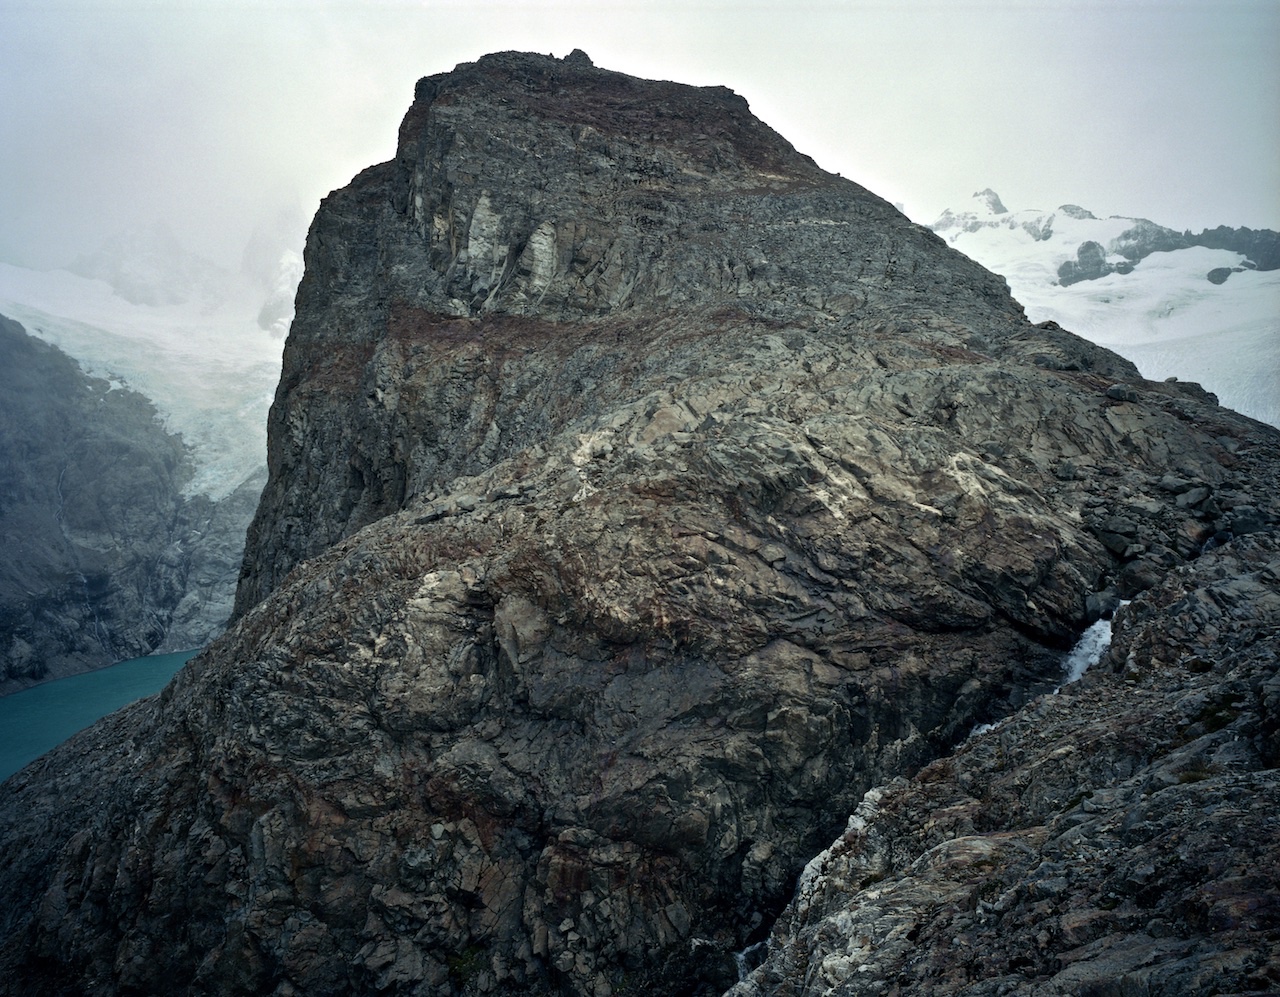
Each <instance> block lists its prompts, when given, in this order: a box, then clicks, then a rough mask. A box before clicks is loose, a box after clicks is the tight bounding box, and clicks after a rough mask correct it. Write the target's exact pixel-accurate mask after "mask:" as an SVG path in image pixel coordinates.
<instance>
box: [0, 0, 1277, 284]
mask: <svg viewBox="0 0 1280 997" xmlns="http://www.w3.org/2000/svg"><path fill="white" fill-rule="evenodd" d="M573 48H581V49H583V50H585V51H586V52H587V53H588V54H589V55H590V56H591V58H592V59H593V60H594V62H595V63H596V65H597V66H601V67H604V68H608V69H616V70H620V71H623V72H627V73H632V74H634V75H639V76H647V77H657V78H665V79H674V80H679V81H681V82H687V83H693V84H699V85H713V84H714V85H726V86H729V87H731V88H732V89H734V90H736V91H737V92H738V93H740V94H742V95H743V96H744V97H746V99H747V100H748V101H749V102H750V104H751V107H752V109H753V110H754V111H755V113H756V114H757V115H759V116H760V117H761V118H763V119H764V120H765V121H766V122H768V123H769V124H770V125H772V126H773V127H774V128H776V129H777V130H778V131H780V132H781V133H782V134H783V135H785V136H786V137H787V138H788V139H790V140H791V141H792V142H793V143H794V144H795V146H796V147H797V148H798V149H800V151H802V152H805V153H808V154H809V155H811V156H813V157H814V158H815V159H816V160H817V161H818V163H819V165H820V166H822V167H824V168H825V169H828V170H831V171H833V172H839V173H842V174H843V175H844V176H846V177H849V178H852V179H854V180H856V181H858V182H859V183H861V184H863V185H864V186H866V187H869V188H870V189H871V190H873V191H875V192H876V193H878V194H880V195H881V196H883V197H885V198H887V199H889V200H890V201H895V202H900V203H902V204H903V206H904V207H905V209H906V211H907V213H908V214H909V215H911V217H913V218H915V219H916V220H917V221H922V222H929V221H932V220H933V219H934V218H936V217H937V215H938V214H939V213H940V212H941V211H942V210H943V209H944V208H947V207H957V208H959V207H964V206H965V205H966V202H967V201H968V200H969V197H970V195H971V194H973V193H974V192H975V191H976V190H978V189H980V188H983V187H988V186H989V187H992V188H994V189H995V190H996V191H997V192H998V193H999V194H1000V195H1001V197H1002V198H1003V199H1004V202H1005V204H1006V205H1008V206H1009V207H1010V208H1011V209H1018V208H1031V207H1034V208H1045V209H1052V208H1055V207H1057V206H1058V205H1059V204H1062V203H1067V202H1070V203H1076V204H1080V205H1083V206H1084V207H1086V208H1089V209H1090V210H1092V211H1093V212H1094V213H1095V214H1098V215H1106V214H1124V215H1137V216H1143V217H1148V218H1151V219H1152V220H1154V221H1157V222H1160V223H1161V224H1165V225H1169V226H1172V227H1175V228H1179V229H1181V228H1193V229H1197V230H1198V229H1200V228H1203V227H1206V226H1213V225H1218V224H1227V225H1248V226H1251V227H1254V228H1258V227H1266V228H1274V229H1280V0H1236V2H1233V0H1204V2H1202V0H1195V2H1174V0H1105V2H1104V0H892V2H890V0H882V2H871V0H845V2H836V0H829V2H812V3H804V2H780V0H779V2H755V3H751V2H745V3H741V2H740V3H733V2H714V0H680V2H678V3H668V2H640V0H633V2H629V3H627V2H619V0H591V2H574V3H552V2H544V0H522V2H506V3H493V2H474V0H465V2H464V0H364V2H357V0H328V2H326V0H279V2H268V0H222V2H215V0H0V260H3V261H7V262H12V263H18V264H22V265H27V266H36V267H54V266H59V265H61V264H64V263H67V262H69V261H71V260H72V259H73V258H74V257H75V256H76V255H77V254H79V253H81V252H86V251H91V250H93V249H96V248H97V247H98V246H99V245H100V244H101V243H102V242H103V241H104V240H105V239H106V238H107V237H109V236H111V235H112V234H114V233H116V232H118V231H120V230H123V229H127V228H129V227H135V226H142V225H151V224H153V223H154V222H156V221H159V220H162V221H165V222H167V223H168V225H169V226H170V227H171V228H172V230H173V231H174V232H175V233H176V234H177V236H178V238H179V239H180V240H181V241H182V242H183V243H184V244H185V245H187V246H188V248H191V249H194V250H197V251H201V252H203V253H205V255H208V256H210V257H211V258H213V259H215V260H217V261H218V262H221V263H223V264H225V265H235V264H237V263H238V261H239V257H240V253H241V250H242V248H243V246H244V245H245V243H246V241H247V240H248V238H249V237H250V235H251V233H252V231H253V230H254V228H255V226H256V225H259V224H269V223H270V222H271V220H272V219H273V218H275V217H276V216H277V215H278V214H279V213H280V212H281V211H282V210H286V211H287V210H288V209H290V208H293V207H295V206H296V207H297V208H298V209H300V210H301V211H302V212H303V213H304V214H305V215H307V216H308V217H309V216H310V214H311V213H312V212H313V211H314V210H315V206H316V204H317V203H318V201H319V199H320V198H321V197H322V196H323V195H324V194H325V193H327V192H328V191H329V190H332V189H334V188H336V187H340V186H342V185H344V184H345V183H346V182H347V181H348V180H349V179H350V178H351V177H352V176H353V175H354V174H355V173H356V172H358V171H359V170H360V169H362V168H363V167H365V166H368V165H371V164H373V163H375V162H380V161H383V160H386V159H388V158H390V157H391V156H392V154H393V152H394V145H395V136H396V129H397V126H398V124H399V121H400V118H401V116H402V115H403V114H404V112H405V110H406V109H407V108H408V105H409V102H410V100H411V99H412V95H413V85H414V82H415V81H416V80H417V79H418V78H419V77H421V76H425V75H429V74H433V73H438V72H442V71H446V70H449V69H451V68H453V66H454V65H456V64H457V63H459V62H468V61H472V60H474V59H476V58H478V57H479V56H481V55H483V54H484V53H486V52H492V51H499V50H504V49H521V50H527V51H537V52H544V53H552V54H555V55H557V56H563V55H566V54H567V53H568V52H569V51H570V50H572V49H573Z"/></svg>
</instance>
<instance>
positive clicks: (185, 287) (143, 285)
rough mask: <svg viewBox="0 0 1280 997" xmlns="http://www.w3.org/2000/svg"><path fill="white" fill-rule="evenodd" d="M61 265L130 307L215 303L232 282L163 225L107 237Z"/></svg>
mask: <svg viewBox="0 0 1280 997" xmlns="http://www.w3.org/2000/svg"><path fill="white" fill-rule="evenodd" d="M65 269H66V270H68V271H70V272H71V273H73V274H76V275H78V276H81V277H89V278H92V279H95V280H101V281H105V282H106V283H107V284H109V285H110V286H111V288H112V290H114V291H115V293H116V294H118V295H119V296H120V297H122V298H124V300H125V301H128V302H129V303H130V304H134V305H152V306H160V305H185V304H197V305H203V306H205V307H210V308H212V307H216V306H217V305H218V304H220V303H221V302H222V301H223V300H224V299H225V297H226V295H227V293H228V288H229V285H230V283H231V280H232V275H231V274H230V273H229V272H228V271H226V270H224V269H223V268H222V267H219V266H218V265H217V264H216V263H213V262H211V261H210V260H207V259H205V258H204V257H203V256H199V255H197V254H196V253H192V252H189V251H187V250H186V249H184V248H183V247H182V246H181V244H179V242H178V240H177V239H176V238H175V237H174V235H173V233H172V232H171V231H170V230H169V228H168V226H166V225H164V224H163V223H157V224H155V225H153V226H151V227H150V228H140V229H132V230H130V231H127V232H122V233H120V234H118V235H116V236H113V237H112V238H110V239H108V240H107V241H106V242H105V243H103V244H102V246H101V247H100V248H99V249H98V250H97V251H96V252H93V253H86V254H81V255H80V256H78V257H77V258H76V259H75V261H74V262H72V263H71V264H70V265H68V266H67V267H66V268H65Z"/></svg>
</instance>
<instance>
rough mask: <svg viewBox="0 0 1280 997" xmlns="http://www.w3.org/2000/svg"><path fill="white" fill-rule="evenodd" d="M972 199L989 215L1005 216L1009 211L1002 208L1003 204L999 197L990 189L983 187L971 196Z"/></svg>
mask: <svg viewBox="0 0 1280 997" xmlns="http://www.w3.org/2000/svg"><path fill="white" fill-rule="evenodd" d="M973 199H974V200H975V201H977V202H978V204H979V205H981V207H982V209H983V210H984V211H985V212H986V213H987V214H990V215H1007V214H1008V213H1009V209H1008V208H1006V207H1005V206H1004V202H1003V201H1001V200H1000V195H999V194H997V193H996V192H995V191H994V190H992V189H991V188H990V187H984V188H983V189H982V190H980V191H978V192H977V193H976V194H974V195H973Z"/></svg>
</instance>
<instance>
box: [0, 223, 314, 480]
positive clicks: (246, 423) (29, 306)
mask: <svg viewBox="0 0 1280 997" xmlns="http://www.w3.org/2000/svg"><path fill="white" fill-rule="evenodd" d="M73 266H74V268H75V270H76V271H78V272H72V271H71V270H70V269H67V270H28V269H25V268H23V267H16V266H12V265H9V264H6V263H0V314H4V315H7V316H9V317H10V318H13V319H15V320H17V321H18V322H21V323H22V324H23V325H24V326H25V327H26V329H27V331H28V332H30V333H31V334H32V335H34V336H36V337H38V338H40V339H43V340H45V341H46V342H48V343H51V344H53V345H55V346H57V347H59V348H60V349H62V350H63V351H64V352H65V353H67V354H69V355H70V356H72V357H74V358H75V359H76V360H77V361H79V362H80V365H81V366H82V367H83V368H84V369H85V371H86V372H87V373H90V374H92V375H95V376H99V377H105V378H108V379H112V380H115V381H117V382H120V383H123V384H127V385H128V386H129V387H131V388H133V389H134V390H135V391H139V392H141V393H142V394H144V395H146V396H147V397H148V398H150V399H151V400H152V401H153V402H154V403H155V405H156V408H157V409H158V410H159V412H160V414H161V416H162V417H163V419H164V422H165V426H166V428H168V429H169V430H170V431H172V432H177V433H181V434H182V436H183V438H184V440H185V441H186V443H187V444H188V446H190V447H191V448H192V449H193V456H194V458H195V461H196V465H197V474H196V477H195V479H194V480H193V481H192V483H191V484H190V486H189V489H190V490H191V491H192V493H195V494H205V495H208V496H209V497H210V498H212V499H214V500H217V499H221V498H222V497H224V496H226V495H228V494H230V493H231V492H232V491H234V490H235V489H236V488H237V487H239V486H240V485H241V484H242V483H243V482H244V481H246V480H247V479H248V478H250V477H251V476H253V475H254V474H255V473H257V472H259V470H260V469H261V468H262V467H263V466H264V465H265V463H266V421H267V410H268V408H269V407H270V405H271V399H272V396H273V394H274V392H275V386H276V381H277V380H278V379H279V376H280V354H281V351H282V349H283V345H284V333H285V332H286V331H287V329H288V325H289V322H290V321H291V319H292V316H293V293H294V291H295V290H296V288H297V283H298V280H299V278H300V277H301V269H302V268H301V262H300V256H299V254H298V253H297V252H296V251H293V250H290V249H283V250H281V251H280V252H279V253H278V254H277V264H276V267H275V271H274V272H273V273H257V274H246V273H239V274H236V273H231V272H230V271H226V270H222V269H220V268H218V267H216V266H215V265H214V264H212V263H210V262H208V261H205V260H201V258H200V257H198V256H195V255H194V254H190V253H184V252H183V251H181V249H180V247H177V246H176V244H174V243H172V237H171V236H169V235H168V234H167V232H165V231H164V230H163V229H160V228H157V229H151V230H145V231H143V232H141V233H132V234H129V235H127V236H123V237H120V238H117V239H114V240H112V241H111V242H109V243H108V244H107V245H106V246H104V247H103V248H102V249H101V250H99V251H98V252H97V253H94V254H91V255H88V256H82V257H80V258H79V260H77V262H76V263H75V264H73Z"/></svg>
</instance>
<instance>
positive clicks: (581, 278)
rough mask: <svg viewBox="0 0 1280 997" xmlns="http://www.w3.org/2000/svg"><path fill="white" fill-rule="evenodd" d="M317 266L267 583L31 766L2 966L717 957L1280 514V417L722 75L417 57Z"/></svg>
mask: <svg viewBox="0 0 1280 997" xmlns="http://www.w3.org/2000/svg"><path fill="white" fill-rule="evenodd" d="M306 263H307V267H306V275H305V277H304V280H303V284H302V287H301V288H300V291H299V295H298V308H297V318H296V320H295V323H294V326H293V329H292V331H291V333H290V339H289V342H288V345H287V347H286V351H285V358H284V371H283V377H282V380H281V384H280V388H279V391H278V393H277V397H276V403H275V405H274V407H273V409H272V415H271V424H270V433H271V437H270V439H271V442H270V455H269V457H270V480H269V482H268V484H267V487H266V489H265V491H264V494H263V498H262V501H261V504H260V506H259V510H258V515H257V517H256V519H255V522H254V526H253V529H252V531H251V536H250V541H249V544H248V548H247V552H246V558H245V567H244V572H243V575H242V582H241V588H240V593H239V596H238V603H237V612H238V619H237V621H236V623H235V625H234V626H233V627H232V628H231V629H230V630H229V631H228V633H227V634H226V635H225V636H224V637H223V638H221V639H220V640H219V641H217V642H216V643H215V644H214V645H213V646H212V647H210V648H209V649H208V650H207V651H205V652H204V653H203V654H202V655H200V656H199V657H198V658H197V659H195V660H194V661H193V662H192V664H191V665H189V666H188V667H187V668H186V669H185V670H184V671H183V672H182V673H181V674H180V675H179V677H178V678H177V679H176V680H175V682H174V683H173V684H172V685H171V686H170V687H169V688H168V689H167V690H166V691H165V692H164V693H163V694H162V695H161V696H160V697H159V698H157V699H155V700H152V701H149V702H146V703H142V704H138V705H136V706H134V707H131V708H130V709H128V710H126V711H123V712H121V713H119V714H115V715H114V716H112V717H110V718H108V719H107V720H105V721H103V722H102V723H101V724H99V725H98V726H97V727H95V728H91V729H90V730H88V731H86V732H84V733H82V734H81V735H78V736H77V737H76V738H73V739H72V740H71V741H70V742H68V743H67V744H65V745H64V746H62V747H61V748H60V749H58V750H57V751H55V752H53V753H52V754H50V755H49V756H46V757H45V758H44V759H42V760H40V761H39V762H37V763H35V764H34V765H32V766H31V767H29V768H28V769H26V770H24V771H23V772H21V773H19V774H18V775H16V776H15V777H13V778H12V779H10V780H9V781H8V782H7V783H5V784H4V785H3V787H0V840H3V842H4V843H5V850H6V858H7V859H8V864H7V866H6V872H5V873H4V874H3V875H0V981H8V982H0V992H6V988H7V992H11V993H22V992H33V993H40V992H57V991H59V990H60V989H72V990H74V989H77V988H79V989H86V990H90V991H91V992H94V993H103V994H107V993H132V992H157V991H160V990H163V991H165V992H171V993H186V994H212V993H219V994H229V993H230V994H279V995H282V997H283V995H285V994H323V993H375V992H378V993H399V994H410V993H432V994H481V993H494V994H535V995H537V994H553V993H554V994H592V995H600V997H603V995H607V994H693V993H713V992H716V991H719V990H723V989H725V988H727V987H728V986H730V985H732V984H733V982H734V980H735V978H736V969H735V965H734V960H733V958H732V953H733V952H734V951H735V950H737V949H740V948H741V947H743V946H744V945H745V944H747V943H749V942H752V941H755V940H757V939H759V938H761V937H763V936H764V935H765V933H766V932H767V931H768V929H769V926H770V923H771V922H772V919H773V918H774V916H775V915H776V914H777V912H778V911H779V910H781V909H782V907H783V906H784V904H785V903H786V902H787V900H788V899H789V897H790V896H791V893H792V888H793V885H794V883H795V879H796V876H797V875H798V873H799V872H800V870H801V869H802V867H803V866H804V864H805V863H806V862H807V861H808V860H809V859H810V858H811V857H812V856H813V855H814V854H815V853H816V852H817V851H818V850H819V849H821V848H823V847H824V846H825V845H827V844H828V843H829V842H830V841H831V839H832V838H833V837H834V836H835V835H836V834H838V833H839V831H840V829H841V828H842V827H844V826H845V823H846V820H847V816H848V814H849V813H851V812H852V811H853V810H854V808H855V807H856V806H857V805H858V803H859V801H861V800H862V799H863V797H864V795H865V794H866V793H867V792H868V791H870V790H871V789H872V788H873V787H875V786H877V785H881V784H884V783H886V782H889V781H891V780H892V779H894V778H895V777H897V776H900V775H909V774H911V773H914V772H916V771H917V770H919V769H920V768H921V767H922V766H926V765H928V764H929V763H931V762H933V761H934V760H935V759H937V758H938V757H939V756H940V755H943V754H945V753H946V752H947V751H948V750H950V749H951V748H952V747H953V746H954V745H955V744H957V743H958V742H960V741H961V740H962V739H963V738H964V736H965V734H966V733H967V732H968V731H969V730H970V729H971V728H972V726H973V725H974V724H975V723H978V722H981V721H991V720H995V719H998V718H999V717H1001V716H1003V715H1005V714H1007V713H1009V712H1011V711H1013V710H1015V709H1016V708H1017V707H1018V706H1020V705H1021V704H1023V703H1025V702H1026V701H1027V700H1028V699H1029V698H1031V697H1033V696H1034V695H1035V693H1036V692H1037V690H1042V689H1044V688H1048V687H1051V686H1052V684H1054V683H1055V682H1056V680H1057V678H1058V674H1059V671H1060V667H1061V652H1062V649H1064V648H1065V647H1066V646H1068V645H1069V644H1070V643H1071V641H1072V640H1073V639H1074V637H1075V635H1076V634H1078V633H1079V631H1080V630H1081V629H1083V627H1084V626H1085V625H1086V624H1087V623H1088V622H1089V621H1090V620H1091V619H1093V618H1094V617H1096V615H1097V614H1098V612H1099V611H1100V610H1101V608H1102V607H1104V606H1106V605H1108V604H1109V603H1111V602H1113V601H1114V598H1115V596H1116V595H1117V594H1119V593H1121V592H1123V593H1125V594H1134V593H1137V592H1140V591H1142V590H1144V589H1147V588H1150V587H1152V586H1153V585H1159V584H1161V583H1162V581H1163V580H1164V579H1165V578H1166V577H1168V576H1169V574H1170V572H1172V571H1174V570H1176V569H1177V568H1178V567H1179V566H1180V565H1185V564H1187V563H1188V562H1189V561H1190V560H1192V559H1194V558H1195V557H1196V555H1197V554H1198V553H1199V551H1200V549H1201V547H1202V546H1203V545H1204V544H1205V543H1206V542H1209V541H1211V540H1213V542H1215V543H1220V542H1221V540H1227V543H1226V546H1225V547H1224V548H1223V549H1227V550H1229V549H1231V547H1232V546H1233V545H1234V544H1236V543H1240V542H1241V541H1238V540H1233V539H1229V536H1228V535H1229V534H1230V536H1234V535H1235V533H1237V532H1244V531H1245V530H1246V529H1252V530H1254V531H1255V532H1258V531H1265V530H1268V529H1270V528H1272V527H1273V526H1274V524H1275V522H1276V520H1277V508H1276V501H1277V499H1276V496H1277V495H1280V488H1277V485H1278V484H1280V482H1278V481H1277V475H1278V473H1280V454H1278V448H1280V434H1277V433H1276V432H1275V431H1274V430H1271V429H1269V428H1267V427H1265V426H1262V425H1260V424H1258V423H1255V422H1252V421H1250V420H1248V419H1244V418H1242V417H1240V416H1237V415H1235V414H1233V413H1231V412H1228V411H1225V410H1222V409H1220V408H1219V407H1217V406H1216V405H1215V404H1214V402H1213V400H1212V398H1211V397H1210V396H1207V395H1206V394H1205V393H1204V392H1203V391H1200V390H1199V389H1198V388H1196V386H1194V385H1187V384H1179V383H1167V384H1166V383H1159V384H1156V383H1150V382H1145V381H1142V380H1141V379H1140V378H1139V377H1138V375H1137V372H1136V370H1134V369H1133V367H1132V366H1131V365H1129V364H1128V363H1126V362H1125V361H1123V360H1121V359H1119V358H1118V357H1116V356H1114V355H1113V354H1111V353H1109V352H1107V351H1105V350H1102V349H1099V348H1097V347H1094V346H1091V345H1089V344H1088V343H1085V342H1083V341H1081V340H1079V339H1077V338H1076V337H1074V336H1072V335H1070V334H1069V333H1067V332H1065V331H1063V330H1061V329H1059V328H1057V327H1054V326H1052V325H1045V326H1032V325H1030V324H1029V323H1028V322H1027V321H1026V319H1025V317H1024V316H1023V314H1022V310H1021V308H1020V307H1019V306H1018V305H1017V303H1016V302H1015V301H1013V300H1012V299H1011V298H1010V297H1009V295H1008V291H1007V288H1006V287H1005V285H1004V283H1003V281H1001V280H1000V279H999V278H998V277H995V276H994V275H992V274H990V273H988V272H987V271H985V270H983V269H981V268H980V267H978V266H977V265H976V264H974V263H972V262H971V261H969V260H967V259H966V258H964V257H962V256H960V255H959V254H957V253H954V252H952V251H950V250H948V249H947V248H946V246H945V245H944V244H943V243H942V241H941V240H940V239H939V238H937V237H936V236H934V235H933V234H932V233H930V232H928V231H927V230H925V229H922V228H920V227H918V226H915V225H913V224H911V223H910V222H909V221H907V220H906V219H905V218H903V217H902V216H901V215H900V214H898V213H897V212H895V211H894V210H893V209H892V208H891V207H890V206H889V205H887V204H885V202H883V201H881V200H880V199H878V198H876V197H874V196H873V195H871V194H869V193H868V192H866V191H865V190H863V189H862V188H860V187H858V186H856V185H855V184H852V183H849V182H848V181H844V180H840V179H839V178H836V177H833V176H830V175H828V174H825V173H822V172H821V171H820V170H818V169H817V168H816V167H815V166H814V165H813V163H812V162H811V161H809V160H808V159H806V158H804V157H802V156H799V155H798V154H797V153H795V151H794V150H793V149H792V148H791V147H790V146H789V145H788V144H787V143H786V142H785V141H784V140H783V139H781V138H780V137H779V136H778V135H776V134H775V133H774V132H772V131H771V130H769V129H768V128H767V127H766V126H764V125H763V124H761V123H760V122H758V121H757V120H756V119H754V118H753V117H752V116H751V115H750V113H749V111H748V109H747V107H746V104H745V102H743V101H742V100H741V98H739V97H737V96H735V95H734V94H732V93H731V92H729V91H727V90H723V89H695V88H690V87H683V86H679V85H676V84H672V83H654V82H649V81H643V80H636V79H633V78H630V77H626V76H621V75H619V74H616V73H609V72H605V71H603V70H598V69H595V68H594V67H592V66H591V65H590V61H589V60H587V59H586V58H585V57H583V56H581V55H575V56H573V57H571V58H570V59H567V60H564V61H557V60H554V59H551V58H547V57H541V56H530V55H517V54H504V55H498V56H491V57H486V58H485V59H482V60H480V61H479V62H478V63H476V64H473V65H467V66H462V67H459V68H458V69H457V70H455V71H454V72H453V73H449V74H445V75H442V76H435V77H430V78H427V79H424V80H422V81H421V82H420V83H419V84H418V88H417V93H416V97H415V101H414V104H413V106H412V107H411V108H410V110H409V112H408V114H407V115H406V117H405V119H404V123H403V125H402V127H401V132H400V143H399V148H398V152H397V157H396V159H395V160H394V161H392V162H390V163H385V164H382V165H380V166H376V167H373V168H371V169H370V170H367V171H365V172H364V173H362V174H361V175H360V176H358V177H357V178H356V179H355V180H354V181H353V182H352V184H351V185H350V186H349V187H347V188H345V189H344V190H342V191H339V192H336V193H335V194H333V195H331V196H330V197H329V198H328V199H327V200H326V201H325V202H324V204H323V205H322V207H321V210H320V212H319V213H318V214H317V216H316V219H315V222H314V223H313V225H312V228H311V232H310V235H309V237H308V244H307V261H306ZM1184 486H1185V487H1184ZM1215 535H1220V537H1221V540H1214V538H1215ZM104 759H105V761H104ZM16 980H21V981H24V982H23V983H22V984H17V983H14V982H12V981H16Z"/></svg>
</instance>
